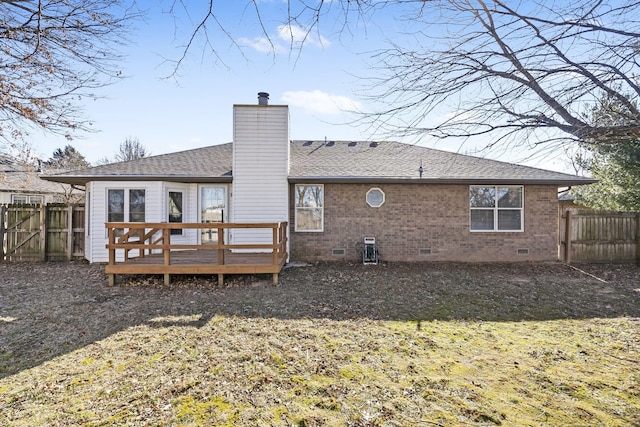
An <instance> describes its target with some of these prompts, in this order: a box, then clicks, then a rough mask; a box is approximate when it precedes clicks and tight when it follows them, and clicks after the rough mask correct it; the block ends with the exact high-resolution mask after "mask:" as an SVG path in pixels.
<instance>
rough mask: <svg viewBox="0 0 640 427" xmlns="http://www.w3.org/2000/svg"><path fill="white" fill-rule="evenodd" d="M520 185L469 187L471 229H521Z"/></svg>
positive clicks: (521, 191) (521, 197)
mask: <svg viewBox="0 0 640 427" xmlns="http://www.w3.org/2000/svg"><path fill="white" fill-rule="evenodd" d="M523 195H524V189H523V187H522V186H504V187H498V186H495V187H485V186H475V185H473V186H471V187H469V207H470V223H471V231H523V230H524V221H523V217H524V215H523V200H524V197H523Z"/></svg>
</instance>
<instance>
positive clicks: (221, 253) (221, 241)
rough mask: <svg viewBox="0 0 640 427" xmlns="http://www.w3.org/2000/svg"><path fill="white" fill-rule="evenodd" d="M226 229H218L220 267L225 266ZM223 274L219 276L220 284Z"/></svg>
mask: <svg viewBox="0 0 640 427" xmlns="http://www.w3.org/2000/svg"><path fill="white" fill-rule="evenodd" d="M223 245H224V228H220V227H218V265H224V248H223ZM221 276H222V275H221V274H220V275H218V283H220V284H222V280H221Z"/></svg>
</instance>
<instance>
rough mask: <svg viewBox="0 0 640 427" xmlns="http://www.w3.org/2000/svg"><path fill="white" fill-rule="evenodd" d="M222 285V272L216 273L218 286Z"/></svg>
mask: <svg viewBox="0 0 640 427" xmlns="http://www.w3.org/2000/svg"><path fill="white" fill-rule="evenodd" d="M222 285H224V274H222V273H218V286H222Z"/></svg>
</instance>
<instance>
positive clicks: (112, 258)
mask: <svg viewBox="0 0 640 427" xmlns="http://www.w3.org/2000/svg"><path fill="white" fill-rule="evenodd" d="M115 243H116V229H115V228H113V227H109V265H116V248H114V247H113V245H114V244H115ZM115 285H116V275H115V274H109V286H115Z"/></svg>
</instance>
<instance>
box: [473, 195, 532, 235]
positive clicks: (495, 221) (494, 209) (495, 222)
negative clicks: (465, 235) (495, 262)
mask: <svg viewBox="0 0 640 427" xmlns="http://www.w3.org/2000/svg"><path fill="white" fill-rule="evenodd" d="M471 188H494V189H495V194H494V203H495V205H494V206H493V207H489V208H485V207H473V206H471V200H469V231H470V232H472V233H523V232H524V185H470V186H469V190H471ZM500 188H519V189H520V190H521V193H520V194H521V199H522V200H521V202H522V204H521V206H520V207H519V208H515V207H506V208H501V207H499V206H498V200H497V195H498V189H500ZM474 210H475V211H483V210H484V211H492V212H493V229H492V230H474V229H473V228H471V227H472V224H471V212H472V211H474ZM515 210H519V211H520V228H519V229H517V230H500V229H499V228H498V227H499V224H498V213H499V212H500V211H515Z"/></svg>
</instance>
